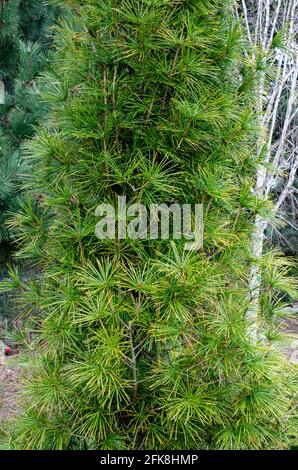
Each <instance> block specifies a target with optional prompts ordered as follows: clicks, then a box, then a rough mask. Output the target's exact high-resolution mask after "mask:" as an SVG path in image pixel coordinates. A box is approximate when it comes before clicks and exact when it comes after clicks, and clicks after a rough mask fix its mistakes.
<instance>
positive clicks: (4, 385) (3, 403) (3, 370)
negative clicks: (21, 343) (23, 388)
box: [0, 360, 21, 425]
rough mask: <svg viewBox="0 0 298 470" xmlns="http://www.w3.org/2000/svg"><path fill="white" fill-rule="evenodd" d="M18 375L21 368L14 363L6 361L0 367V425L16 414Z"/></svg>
mask: <svg viewBox="0 0 298 470" xmlns="http://www.w3.org/2000/svg"><path fill="white" fill-rule="evenodd" d="M20 374H21V368H20V367H19V366H18V365H16V364H15V362H14V361H10V360H7V362H6V363H5V364H4V365H0V425H1V424H2V423H3V422H7V421H10V420H11V419H13V418H14V417H15V415H16V414H17V413H18V407H17V404H16V401H17V400H16V397H17V393H18V388H19V379H20Z"/></svg>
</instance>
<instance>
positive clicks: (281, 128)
mask: <svg viewBox="0 0 298 470" xmlns="http://www.w3.org/2000/svg"><path fill="white" fill-rule="evenodd" d="M297 7H298V0H257V1H256V0H241V2H240V9H241V12H242V15H243V18H244V24H245V28H246V30H247V36H248V40H249V43H250V44H251V46H252V47H253V46H255V47H259V48H262V50H263V51H264V52H265V53H266V54H267V57H268V61H269V63H271V64H274V65H275V69H274V70H275V76H274V78H273V79H271V80H270V83H268V85H267V82H268V80H266V79H265V77H264V76H262V77H260V79H259V91H258V94H259V97H258V98H259V104H258V108H259V109H258V112H259V119H260V128H261V129H263V130H264V132H265V134H264V135H263V136H261V138H260V145H259V150H258V154H259V155H260V150H261V149H262V148H263V146H264V145H266V153H265V157H264V165H263V166H261V167H259V168H258V171H257V175H256V186H255V193H256V194H258V195H259V196H261V197H266V198H268V197H270V196H271V195H272V191H273V190H274V188H275V186H276V182H277V181H278V179H279V180H280V176H279V175H280V174H281V172H283V174H284V176H283V177H282V178H283V188H282V190H281V191H280V194H279V196H278V197H277V200H276V205H275V211H276V213H278V211H280V210H281V209H282V206H283V204H284V202H285V201H286V199H287V198H288V197H289V195H291V196H292V195H293V183H294V180H295V175H296V172H297V168H298V152H297V144H298V132H297V129H298V112H297V109H298V106H297V81H298V45H297V42H296V39H295V38H297V31H298V11H297ZM285 27H288V40H287V44H286V46H287V47H286V48H281V49H275V50H274V49H273V48H272V40H273V38H274V36H275V35H276V34H277V32H278V31H279V30H280V29H281V28H285ZM293 149H294V150H293ZM259 155H258V156H259ZM269 165H270V166H271V168H273V170H272V169H271V170H270V171H269V170H268V167H269ZM281 217H282V215H281ZM267 226H268V222H267V221H266V220H263V219H261V217H260V216H257V217H256V220H255V227H254V231H253V236H252V256H253V259H254V262H253V265H252V268H251V272H250V284H249V288H250V294H251V302H250V306H249V309H248V311H247V318H248V321H249V324H250V326H249V335H250V337H251V339H252V341H257V340H258V338H259V297H260V287H261V274H260V268H259V260H260V259H261V257H262V254H263V244H264V239H265V231H266V228H267Z"/></svg>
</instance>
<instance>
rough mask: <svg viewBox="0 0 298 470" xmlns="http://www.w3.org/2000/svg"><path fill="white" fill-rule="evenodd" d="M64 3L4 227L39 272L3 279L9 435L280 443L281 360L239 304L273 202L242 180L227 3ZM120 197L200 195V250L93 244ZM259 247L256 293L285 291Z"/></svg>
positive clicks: (243, 97) (35, 440)
mask: <svg viewBox="0 0 298 470" xmlns="http://www.w3.org/2000/svg"><path fill="white" fill-rule="evenodd" d="M69 3H70V5H71V7H72V9H73V12H74V15H73V17H72V18H71V19H69V20H68V21H64V22H63V23H62V24H61V26H60V28H59V29H58V33H57V34H58V36H57V45H58V49H59V50H58V51H57V55H56V58H55V60H54V62H53V64H52V68H51V72H49V73H47V74H46V75H45V76H44V82H45V84H47V85H45V90H44V92H43V99H44V100H45V101H47V102H48V103H49V104H50V106H51V112H50V115H49V118H48V119H47V121H46V122H45V123H43V125H42V126H41V127H40V129H39V131H38V134H37V135H36V136H35V137H34V138H33V140H32V141H31V142H29V143H28V145H27V150H26V155H27V158H28V161H29V162H30V159H32V160H34V161H36V162H37V168H38V171H37V173H36V175H34V178H31V179H30V185H31V191H32V198H31V201H30V200H27V201H26V202H24V204H23V206H22V210H21V211H19V213H18V214H17V215H16V217H15V218H14V220H13V221H12V223H11V228H12V229H14V230H15V234H16V238H17V241H18V243H19V252H18V257H20V258H22V259H27V260H28V263H30V262H34V263H35V264H36V263H37V264H38V265H39V266H41V267H42V269H43V277H42V279H40V280H39V282H27V283H25V284H24V283H21V281H20V279H19V277H18V273H17V272H14V273H12V283H6V284H2V290H5V289H10V288H13V287H17V288H19V289H20V292H21V293H20V302H22V309H23V311H24V312H28V313H30V314H31V313H32V309H33V308H35V309H37V310H38V311H39V315H38V316H37V317H36V319H35V330H36V337H35V338H36V339H35V343H34V349H35V351H36V354H35V356H36V358H35V360H34V368H33V372H32V374H31V376H30V383H28V384H27V387H26V393H27V394H28V395H29V396H30V400H29V401H28V400H26V399H25V404H26V403H27V405H26V407H25V408H26V409H25V411H24V415H23V417H22V418H20V420H19V422H18V427H17V431H16V436H15V440H14V445H15V446H16V447H18V448H27V449H75V448H76V449H110V450H114V449H146V450H148V449H168V450H169V449H198V448H203V449H212V448H216V449H218V448H223V449H265V448H272V449H273V448H282V447H284V446H285V445H287V439H288V436H290V435H291V433H293V430H292V428H291V426H292V420H291V417H292V414H293V411H292V395H293V389H292V381H291V371H290V369H289V367H288V366H287V364H286V362H285V361H283V359H282V358H281V357H280V356H279V354H277V353H276V351H275V349H274V348H273V347H272V346H271V345H269V344H267V343H266V344H265V343H257V344H253V343H252V342H251V338H250V336H249V335H248V334H247V330H248V328H249V324H248V320H247V315H246V312H247V308H248V304H249V298H248V283H249V279H248V278H249V266H250V263H251V261H252V260H251V252H250V246H251V243H250V242H251V232H252V226H253V223H254V219H255V216H256V214H258V213H259V214H264V212H265V213H266V214H267V213H268V211H269V209H270V208H269V207H268V202H267V201H263V200H262V199H260V198H259V197H258V196H257V195H253V193H252V191H251V188H252V187H253V186H254V179H255V176H254V175H255V171H256V166H257V164H258V161H256V159H255V158H254V155H256V152H255V148H256V145H257V139H258V128H257V124H256V123H257V119H256V117H255V114H256V113H255V109H256V101H255V86H254V82H255V79H256V77H258V76H259V75H260V74H263V73H265V70H264V64H263V62H262V60H261V59H258V60H257V61H256V62H254V61H253V60H252V59H251V57H250V56H249V55H248V56H247V55H246V56H245V55H244V41H243V39H242V35H241V28H240V26H239V24H238V23H237V22H234V21H233V20H232V19H231V18H232V14H231V8H232V2H230V1H229V0H84V1H76V0H72V1H71V2H69ZM35 194H39V195H40V197H39V199H38V201H36V198H35V197H34V195H35ZM119 196H126V198H127V203H128V204H132V203H137V202H140V203H142V204H143V205H144V206H146V207H149V205H150V204H151V203H157V204H162V203H163V204H167V205H169V204H171V203H173V202H176V203H180V204H185V203H187V204H196V203H198V202H199V203H202V204H203V205H204V243H203V248H202V249H201V250H198V251H196V250H192V251H186V250H185V240H182V239H180V240H176V239H172V240H166V239H164V240H163V239H157V240H151V239H147V240H141V239H136V240H134V239H130V238H125V239H121V240H119V239H115V240H109V239H107V240H99V239H98V238H97V237H96V235H95V226H96V224H97V223H98V217H96V215H95V212H96V208H97V207H98V205H99V204H101V203H109V204H111V205H113V207H115V208H116V207H117V201H118V197H119ZM267 258H268V260H269V261H270V263H269V264H270V266H271V268H270V269H271V271H270V269H269V268H267V267H266V266H265V265H264V267H263V268H264V281H263V289H264V293H266V295H267V300H268V298H269V297H270V296H271V297H273V298H275V297H276V296H279V295H282V294H281V293H282V292H283V291H284V290H288V292H289V293H293V291H294V287H293V285H292V284H291V285H289V284H287V283H286V282H285V278H284V274H285V269H284V268H282V270H281V271H280V267H279V266H278V262H279V261H278V260H277V261H275V260H274V257H273V256H272V255H268V256H267ZM269 258H270V259H269ZM280 264H281V262H280ZM268 269H269V270H268ZM266 273H267V274H268V273H270V275H269V274H268V275H267V277H266ZM269 301H270V299H269ZM267 315H268V317H269V316H270V312H267ZM262 322H263V327H264V328H265V327H266V318H265V317H264V318H262Z"/></svg>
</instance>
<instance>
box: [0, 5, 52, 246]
mask: <svg viewBox="0 0 298 470" xmlns="http://www.w3.org/2000/svg"><path fill="white" fill-rule="evenodd" d="M55 15H56V7H55V6H51V5H49V4H45V3H44V2H43V1H42V0H9V1H4V2H1V5H0V24H1V28H0V51H1V52H0V80H2V81H3V82H4V84H5V89H6V97H5V98H6V99H5V104H4V105H0V242H3V241H7V240H9V232H8V229H7V227H6V226H5V220H6V218H7V212H9V211H11V212H14V211H16V210H17V208H18V201H17V196H19V193H20V190H21V184H22V179H23V174H24V172H26V171H27V168H26V165H25V162H24V159H23V158H22V152H21V144H22V142H23V141H24V139H26V138H28V137H31V136H32V135H33V133H34V126H35V125H36V124H37V122H38V121H39V120H40V119H41V117H42V116H43V114H44V111H45V110H44V106H43V105H42V104H41V103H40V102H39V101H38V96H37V90H36V87H35V83H34V79H35V78H36V77H37V75H38V74H39V72H40V71H41V70H42V69H43V68H44V66H45V63H46V55H45V51H46V50H47V48H48V47H49V44H50V40H51V33H50V31H49V30H48V27H49V26H50V25H51V24H53V21H54V19H55ZM31 171H32V169H31ZM4 248H5V251H6V252H7V251H8V252H9V250H8V246H7V245H5V247H4Z"/></svg>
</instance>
